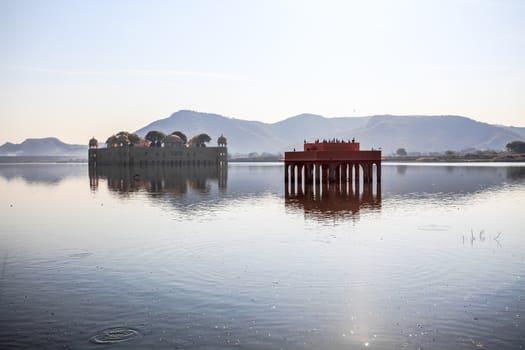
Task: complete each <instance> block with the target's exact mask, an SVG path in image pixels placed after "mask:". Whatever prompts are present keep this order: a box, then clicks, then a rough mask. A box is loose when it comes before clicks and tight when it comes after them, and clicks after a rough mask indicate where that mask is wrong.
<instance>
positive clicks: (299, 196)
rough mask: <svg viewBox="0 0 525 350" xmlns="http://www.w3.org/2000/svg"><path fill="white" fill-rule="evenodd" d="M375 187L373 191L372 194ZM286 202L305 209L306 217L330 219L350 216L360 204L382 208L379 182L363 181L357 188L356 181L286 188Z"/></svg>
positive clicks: (355, 212)
mask: <svg viewBox="0 0 525 350" xmlns="http://www.w3.org/2000/svg"><path fill="white" fill-rule="evenodd" d="M374 188H375V195H374ZM285 206H286V207H287V208H288V209H292V210H304V214H305V216H306V217H308V218H314V219H319V220H326V219H329V220H333V219H337V218H339V219H345V218H351V217H353V216H354V215H355V214H357V213H358V212H359V210H360V209H361V208H370V209H376V210H377V209H380V208H381V185H380V184H379V185H378V186H377V187H375V186H374V185H373V184H364V185H363V188H362V189H360V187H359V183H357V184H354V186H352V184H351V183H350V184H346V185H345V186H339V185H332V186H330V185H329V184H320V185H319V186H311V185H308V186H306V187H305V188H304V191H303V188H302V186H299V187H298V188H297V191H295V190H294V189H293V188H292V191H290V192H285Z"/></svg>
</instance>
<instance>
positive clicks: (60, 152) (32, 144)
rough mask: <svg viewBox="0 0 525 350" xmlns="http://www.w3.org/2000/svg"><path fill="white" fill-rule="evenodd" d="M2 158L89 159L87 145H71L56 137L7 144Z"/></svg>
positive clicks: (1, 147)
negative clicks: (53, 157) (63, 157)
mask: <svg viewBox="0 0 525 350" xmlns="http://www.w3.org/2000/svg"><path fill="white" fill-rule="evenodd" d="M0 156H71V157H79V158H87V145H70V144H67V143H64V142H62V141H60V140H59V139H57V138H56V137H46V138H40V139H26V140H25V141H24V142H22V143H18V144H16V143H11V142H6V143H4V144H3V145H2V146H0Z"/></svg>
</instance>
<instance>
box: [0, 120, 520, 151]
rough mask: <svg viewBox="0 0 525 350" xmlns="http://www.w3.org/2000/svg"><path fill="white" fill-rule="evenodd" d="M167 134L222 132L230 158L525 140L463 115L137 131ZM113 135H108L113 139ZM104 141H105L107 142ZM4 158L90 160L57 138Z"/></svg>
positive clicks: (204, 123) (164, 126) (12, 147)
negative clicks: (339, 144) (350, 145)
mask: <svg viewBox="0 0 525 350" xmlns="http://www.w3.org/2000/svg"><path fill="white" fill-rule="evenodd" d="M150 130H158V131H162V132H164V133H166V134H168V133H171V132H173V131H176V130H179V131H182V132H184V133H185V134H186V135H187V136H188V137H192V136H194V135H197V134H200V133H207V134H209V135H210V136H211V138H212V140H213V141H212V144H213V145H214V144H215V143H216V140H217V138H218V137H219V136H220V135H221V134H222V135H224V136H225V137H226V138H227V139H228V150H229V152H230V154H249V153H252V152H258V153H263V152H268V153H279V152H284V151H286V150H291V149H294V148H296V149H302V144H303V142H304V140H307V141H314V140H315V139H320V140H322V139H333V138H337V139H344V140H350V139H352V138H355V139H356V141H358V142H361V147H362V148H363V149H370V148H372V147H373V148H375V149H378V148H381V149H382V150H383V153H384V154H390V153H392V152H395V150H396V149H398V148H405V149H406V150H407V151H408V152H422V153H428V152H444V151H447V150H452V151H462V150H465V149H478V150H486V149H492V150H503V149H505V145H506V144H507V143H509V142H511V141H515V140H520V141H525V127H510V126H502V125H492V124H487V123H482V122H478V121H475V120H473V119H470V118H466V117H461V116H393V115H377V116H368V117H338V118H325V117H323V116H320V115H314V114H301V115H298V116H295V117H291V118H288V119H285V120H282V121H280V122H277V123H272V124H269V123H262V122H258V121H248V120H242V119H235V118H228V117H225V116H222V115H218V114H209V113H200V112H194V111H189V110H181V111H178V112H175V113H173V114H172V115H171V116H169V117H168V118H165V119H159V120H156V121H154V122H152V123H150V124H148V125H146V126H145V127H143V128H141V129H139V130H137V131H136V133H137V134H138V135H139V136H142V137H144V136H145V135H146V134H147V133H148V131H150ZM108 136H110V135H103V137H108ZM104 140H105V138H104V139H101V140H100V141H104ZM0 155H19V156H20V155H23V156H39V155H47V156H54V155H68V156H81V157H83V158H85V157H86V156H87V146H84V145H68V144H66V143H63V142H62V141H60V140H58V139H56V138H52V137H49V138H44V139H27V140H25V141H24V142H22V143H21V144H12V143H6V144H4V145H2V146H0Z"/></svg>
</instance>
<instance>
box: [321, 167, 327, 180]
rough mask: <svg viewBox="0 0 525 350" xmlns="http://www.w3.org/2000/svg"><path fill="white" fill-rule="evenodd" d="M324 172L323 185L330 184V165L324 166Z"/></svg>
mask: <svg viewBox="0 0 525 350" xmlns="http://www.w3.org/2000/svg"><path fill="white" fill-rule="evenodd" d="M322 172H323V179H322V181H323V183H328V165H326V164H323V169H322Z"/></svg>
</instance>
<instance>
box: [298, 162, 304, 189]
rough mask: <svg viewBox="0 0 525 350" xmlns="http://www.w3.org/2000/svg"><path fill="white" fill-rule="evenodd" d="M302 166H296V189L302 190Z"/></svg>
mask: <svg viewBox="0 0 525 350" xmlns="http://www.w3.org/2000/svg"><path fill="white" fill-rule="evenodd" d="M303 166H304V165H303V164H297V189H298V190H299V189H301V190H302V188H303Z"/></svg>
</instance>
